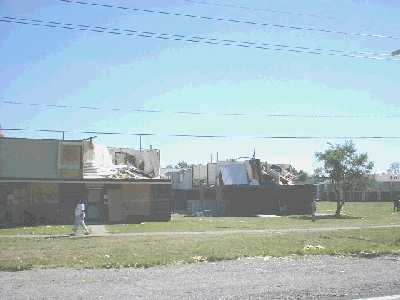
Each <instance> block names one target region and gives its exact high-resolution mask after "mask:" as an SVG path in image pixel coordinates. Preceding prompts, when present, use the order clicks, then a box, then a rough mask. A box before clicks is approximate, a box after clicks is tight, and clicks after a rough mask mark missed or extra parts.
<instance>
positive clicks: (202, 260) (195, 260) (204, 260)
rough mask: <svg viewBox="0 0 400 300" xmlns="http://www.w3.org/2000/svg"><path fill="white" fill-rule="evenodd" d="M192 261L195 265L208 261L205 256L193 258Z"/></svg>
mask: <svg viewBox="0 0 400 300" xmlns="http://www.w3.org/2000/svg"><path fill="white" fill-rule="evenodd" d="M192 260H193V261H194V262H196V263H200V262H207V261H208V257H207V256H193V257H192Z"/></svg>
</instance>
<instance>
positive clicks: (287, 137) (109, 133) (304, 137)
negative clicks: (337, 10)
mask: <svg viewBox="0 0 400 300" xmlns="http://www.w3.org/2000/svg"><path fill="white" fill-rule="evenodd" d="M2 130H3V131H4V132H6V131H20V132H26V131H31V132H50V133H75V134H96V135H124V136H160V137H182V138H201V139H221V138H223V139H226V138H229V139H232V138H249V139H263V140H264V139H273V140H294V139H298V140H332V139H344V140H382V139H387V140H388V139H389V140H398V139H400V136H280V135H270V136H238V135H206V134H203V135H202V134H178V133H175V134H157V133H138V132H109V131H96V130H62V129H30V128H2Z"/></svg>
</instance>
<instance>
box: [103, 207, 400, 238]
mask: <svg viewBox="0 0 400 300" xmlns="http://www.w3.org/2000/svg"><path fill="white" fill-rule="evenodd" d="M335 205H336V204H335V203H333V202H321V203H318V213H321V214H331V215H333V214H334V213H335ZM392 224H400V213H393V205H392V203H390V202H386V203H360V202H358V203H356V202H352V203H351V202H349V203H346V204H345V206H344V209H343V216H342V217H341V218H335V217H326V216H324V217H322V218H321V219H319V220H318V221H317V222H315V223H312V222H311V220H310V218H309V216H286V217H279V218H260V217H250V218H230V217H184V216H182V215H174V216H173V218H172V220H171V221H170V222H167V223H165V222H145V223H144V224H120V225H109V226H107V230H108V231H110V232H111V233H122V232H165V231H207V230H240V229H285V228H315V227H317V228H318V227H334V226H363V225H364V226H365V225H392Z"/></svg>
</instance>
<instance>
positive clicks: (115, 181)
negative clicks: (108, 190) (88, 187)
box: [0, 177, 171, 184]
mask: <svg viewBox="0 0 400 300" xmlns="http://www.w3.org/2000/svg"><path fill="white" fill-rule="evenodd" d="M18 182H23V183H101V184H171V181H170V180H168V179H135V180H132V179H131V180H129V179H104V178H94V179H84V178H83V179H82V178H80V179H52V178H2V177H0V183H18Z"/></svg>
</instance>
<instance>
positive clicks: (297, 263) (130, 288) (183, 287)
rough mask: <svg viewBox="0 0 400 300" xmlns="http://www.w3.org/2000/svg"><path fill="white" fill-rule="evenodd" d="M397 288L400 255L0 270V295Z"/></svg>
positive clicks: (243, 294)
mask: <svg viewBox="0 0 400 300" xmlns="http://www.w3.org/2000/svg"><path fill="white" fill-rule="evenodd" d="M398 294H400V257H396V256H385V257H376V258H357V257H332V256H309V257H298V256H291V257H285V258H272V257H256V258H243V259H240V260H235V261H224V262H215V263H198V264H180V265H179V264H178V265H173V266H162V267H153V268H148V269H134V268H125V269H103V270H75V269H35V270H28V271H21V272H0V299H133V298H135V299H266V298H268V299H282V298H284V299H285V298H290V299H293V298H295V299H310V298H311V299H312V298H318V299H332V298H338V297H339V298H344V299H356V298H364V297H373V296H383V295H398Z"/></svg>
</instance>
